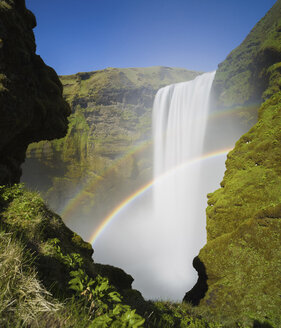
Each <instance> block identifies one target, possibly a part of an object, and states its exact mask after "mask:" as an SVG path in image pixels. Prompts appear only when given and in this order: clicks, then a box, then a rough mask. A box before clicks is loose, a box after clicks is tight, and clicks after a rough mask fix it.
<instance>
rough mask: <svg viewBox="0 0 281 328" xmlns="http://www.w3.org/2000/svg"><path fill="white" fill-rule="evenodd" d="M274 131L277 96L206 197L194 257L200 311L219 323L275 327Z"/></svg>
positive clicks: (279, 119) (279, 157)
mask: <svg viewBox="0 0 281 328" xmlns="http://www.w3.org/2000/svg"><path fill="white" fill-rule="evenodd" d="M278 67H279V65H278V64H275V67H273V68H272V71H274V70H275V68H278ZM270 88H272V85H271V86H270ZM280 126H281V92H280V91H278V92H277V93H274V95H272V96H271V98H270V99H268V100H267V101H265V102H264V103H263V104H262V106H261V107H260V110H259V118H258V122H257V124H256V125H255V126H254V127H253V128H252V129H250V131H249V132H248V133H246V134H245V135H243V136H242V137H241V138H240V140H239V141H237V143H236V145H235V148H234V149H233V150H232V151H231V152H230V153H229V154H228V157H227V161H226V172H225V175H224V178H223V181H222V182H221V188H220V189H218V190H217V191H215V192H214V193H212V194H209V195H208V198H209V200H208V205H209V206H208V208H207V232H208V242H207V244H206V246H205V247H204V248H203V249H202V250H201V251H200V254H199V257H200V260H201V261H202V262H203V263H204V265H205V268H206V273H207V276H208V280H207V284H208V291H207V294H206V295H205V297H204V298H203V300H202V301H201V303H200V308H202V309H205V310H206V311H208V312H209V313H210V315H211V316H213V317H214V318H217V319H220V320H222V321H223V322H225V323H227V322H231V321H232V322H234V321H235V320H237V321H240V322H242V323H243V324H245V325H250V324H251V318H255V319H257V320H259V321H260V322H264V321H266V320H268V322H269V324H270V325H272V327H279V326H280V324H281V322H280V317H281V312H280V309H281V299H280V290H281V284H280V279H279V277H280V275H281V266H280V254H281V248H280V245H281V235H280V231H281V230H280V228H281V211H280V204H281V195H280V186H281V164H280V163H281V148H280V144H281V132H280V131H281V130H280ZM222 308H223V309H224V311H223V313H222V312H221V309H222Z"/></svg>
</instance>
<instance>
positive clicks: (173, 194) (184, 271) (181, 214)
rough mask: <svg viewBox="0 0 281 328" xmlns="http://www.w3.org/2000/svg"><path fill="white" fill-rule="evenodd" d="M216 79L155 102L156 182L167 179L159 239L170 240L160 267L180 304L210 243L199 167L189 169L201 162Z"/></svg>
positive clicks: (157, 207)
mask: <svg viewBox="0 0 281 328" xmlns="http://www.w3.org/2000/svg"><path fill="white" fill-rule="evenodd" d="M214 76H215V72H212V73H206V74H203V75H200V76H198V77H197V78H196V79H194V80H193V81H188V82H182V83H177V84H174V85H170V86H167V87H164V88H162V89H160V90H159V91H158V93H157V94H156V97H155V100H154V106H153V138H154V178H155V179H157V178H159V177H160V176H162V177H165V178H163V179H161V181H160V182H159V183H157V184H156V186H155V187H154V213H155V219H154V220H155V221H156V222H157V226H158V227H159V229H158V233H157V234H158V236H157V238H161V239H162V240H166V243H162V250H161V251H162V253H163V256H164V255H165V257H166V261H161V260H159V263H158V265H160V266H162V268H160V269H161V271H162V272H163V274H161V278H160V279H161V280H162V283H164V282H165V281H166V282H167V281H174V283H173V286H170V287H172V288H173V296H174V297H175V298H180V297H181V295H183V294H184V292H185V291H187V290H188V289H189V288H191V287H192V286H193V285H194V284H195V282H196V280H197V273H196V271H195V270H194V269H193V268H192V260H193V258H194V257H195V256H196V255H197V254H198V252H199V250H200V248H201V247H202V246H203V245H204V244H205V241H206V236H205V215H204V211H203V213H202V209H198V199H199V195H198V190H199V189H198V188H199V187H198V186H199V178H200V165H199V164H196V165H184V163H187V164H188V162H189V161H191V160H192V159H194V158H198V157H200V156H202V148H203V141H204V136H205V130H206V124H207V118H208V107H209V95H210V90H211V86H212V82H213V79H214ZM175 168H177V169H175ZM167 172H169V174H165V173H167ZM158 180H159V179H158ZM199 207H200V206H199ZM201 207H202V206H201ZM160 283H161V282H159V284H160Z"/></svg>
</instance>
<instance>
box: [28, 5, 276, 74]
mask: <svg viewBox="0 0 281 328" xmlns="http://www.w3.org/2000/svg"><path fill="white" fill-rule="evenodd" d="M274 3H275V0H26V5H27V7H28V8H29V9H30V10H32V11H33V12H34V14H35V15H36V18H37V25H38V26H37V27H36V28H35V29H34V32H35V37H36V43H37V53H38V54H40V55H41V57H42V58H43V59H44V60H45V62H46V64H48V65H50V66H52V67H53V68H54V69H55V70H56V71H57V73H58V74H72V73H77V72H85V71H93V70H98V69H103V68H106V67H144V66H154V65H157V66H158V65H163V66H171V67H185V68H188V69H192V70H199V71H211V70H215V69H216V67H217V65H218V64H219V63H220V62H221V61H223V60H224V59H225V57H226V56H227V54H228V53H229V52H230V51H231V50H233V49H234V48H235V47H236V46H238V45H239V44H240V43H241V42H242V41H243V39H244V38H245V37H246V36H247V34H248V33H249V32H250V30H251V29H252V28H253V26H254V25H255V24H256V23H257V22H258V20H259V19H261V18H262V17H263V16H264V15H265V14H266V12H267V11H268V10H269V9H270V8H271V7H272V6H273V4H274Z"/></svg>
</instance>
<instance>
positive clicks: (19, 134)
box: [0, 0, 70, 184]
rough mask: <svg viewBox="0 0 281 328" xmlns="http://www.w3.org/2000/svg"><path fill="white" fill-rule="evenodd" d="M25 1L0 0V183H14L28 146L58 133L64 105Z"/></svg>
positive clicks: (63, 121)
mask: <svg viewBox="0 0 281 328" xmlns="http://www.w3.org/2000/svg"><path fill="white" fill-rule="evenodd" d="M35 26H36V20H35V17H34V15H33V14H32V13H31V12H30V11H29V10H27V9H26V8H25V2H24V0H17V1H12V0H10V1H9V0H4V1H1V2H0V116H1V122H0V128H1V129H0V184H3V183H13V182H18V181H19V179H20V175H21V169H20V165H21V164H22V163H23V161H24V158H25V152H26V148H27V146H28V144H30V143H31V142H35V141H40V140H42V139H49V140H50V139H54V138H59V137H63V136H64V135H65V133H66V130H67V116H68V115H69V114H70V108H69V105H68V104H67V103H66V101H65V100H64V99H63V98H62V85H61V82H60V81H59V79H58V76H57V74H56V73H55V72H54V70H53V69H52V68H50V67H48V66H46V65H45V64H44V62H43V61H42V59H41V58H40V56H38V55H36V53H35V52H36V45H35V40H34V35H33V31H32V29H33V28H34V27H35Z"/></svg>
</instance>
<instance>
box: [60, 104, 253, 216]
mask: <svg viewBox="0 0 281 328" xmlns="http://www.w3.org/2000/svg"><path fill="white" fill-rule="evenodd" d="M249 107H251V106H249ZM252 107H253V108H256V107H257V106H256V105H252ZM241 109H242V108H240V107H237V108H233V109H226V110H222V111H214V112H212V113H210V114H209V119H210V120H212V119H218V118H223V117H225V116H231V115H237V114H238V113H239V112H240V111H241ZM151 145H152V141H151V140H146V141H144V142H142V143H140V144H138V145H136V146H135V147H133V148H131V149H129V151H127V152H126V153H125V154H123V156H122V157H120V158H118V159H117V160H115V161H113V163H112V164H111V165H110V166H108V167H106V168H105V169H104V170H102V171H100V172H98V173H97V174H96V175H95V176H94V177H93V178H91V179H90V180H89V181H88V182H87V183H86V184H85V185H84V186H83V187H82V189H81V190H80V191H79V192H77V193H76V195H75V196H74V197H73V198H72V199H71V200H70V201H69V202H68V203H66V205H65V206H64V208H63V209H62V211H61V213H60V215H61V216H62V218H63V220H64V221H65V222H67V220H68V219H69V217H71V215H72V214H73V213H74V212H75V210H76V209H77V208H78V207H79V206H80V205H81V203H82V202H83V200H84V199H86V198H87V197H89V193H91V190H93V189H94V188H95V187H96V186H97V185H98V184H99V183H102V182H103V181H104V178H105V176H106V175H108V174H110V173H111V172H113V171H114V170H115V169H116V168H117V167H118V166H119V165H121V164H122V162H124V161H126V160H127V159H128V158H129V156H132V155H134V154H138V153H141V152H142V151H144V150H145V149H147V148H148V147H150V146H151ZM206 156H207V155H206ZM124 201H125V200H124Z"/></svg>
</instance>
